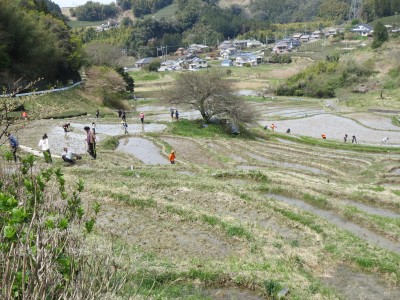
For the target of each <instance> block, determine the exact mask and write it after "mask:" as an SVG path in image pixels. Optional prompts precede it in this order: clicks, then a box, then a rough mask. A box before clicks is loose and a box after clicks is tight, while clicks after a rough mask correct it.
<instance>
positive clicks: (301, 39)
mask: <svg viewBox="0 0 400 300" xmlns="http://www.w3.org/2000/svg"><path fill="white" fill-rule="evenodd" d="M308 41H310V36H309V35H308V34H303V35H302V36H301V37H300V42H302V43H307V42H308Z"/></svg>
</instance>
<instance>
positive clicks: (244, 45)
mask: <svg viewBox="0 0 400 300" xmlns="http://www.w3.org/2000/svg"><path fill="white" fill-rule="evenodd" d="M247 42H248V40H234V41H233V45H234V46H235V47H236V48H237V49H246V48H247Z"/></svg>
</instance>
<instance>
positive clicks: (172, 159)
mask: <svg viewBox="0 0 400 300" xmlns="http://www.w3.org/2000/svg"><path fill="white" fill-rule="evenodd" d="M175 158H176V156H175V151H174V150H171V153H170V154H169V161H170V162H171V164H174V163H175Z"/></svg>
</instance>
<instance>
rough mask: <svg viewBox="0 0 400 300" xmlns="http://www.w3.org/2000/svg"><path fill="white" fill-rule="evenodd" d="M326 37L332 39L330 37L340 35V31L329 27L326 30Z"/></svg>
mask: <svg viewBox="0 0 400 300" xmlns="http://www.w3.org/2000/svg"><path fill="white" fill-rule="evenodd" d="M324 33H325V36H327V37H330V36H335V35H337V34H338V29H337V28H334V27H328V28H325V30H324Z"/></svg>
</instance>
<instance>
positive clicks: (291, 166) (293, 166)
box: [247, 152, 328, 175]
mask: <svg viewBox="0 0 400 300" xmlns="http://www.w3.org/2000/svg"><path fill="white" fill-rule="evenodd" d="M247 155H248V156H250V157H252V158H254V159H256V160H258V161H261V162H265V163H269V164H273V165H277V166H281V167H284V168H288V169H296V170H303V171H310V172H312V173H315V174H321V175H327V174H328V173H326V172H324V171H322V170H320V169H317V168H314V167H309V166H305V165H301V164H295V163H289V162H285V161H277V160H272V159H269V158H266V157H263V156H261V155H257V154H254V153H250V152H249V153H247Z"/></svg>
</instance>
